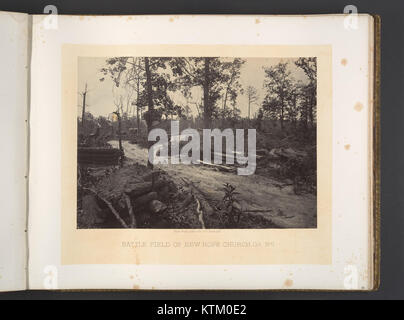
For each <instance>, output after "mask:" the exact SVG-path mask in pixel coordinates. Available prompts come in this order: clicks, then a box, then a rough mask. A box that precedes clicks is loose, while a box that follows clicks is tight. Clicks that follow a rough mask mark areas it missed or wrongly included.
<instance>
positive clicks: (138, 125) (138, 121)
mask: <svg viewBox="0 0 404 320" xmlns="http://www.w3.org/2000/svg"><path fill="white" fill-rule="evenodd" d="M136 93H137V97H136V122H137V136H139V131H140V119H139V102H140V99H139V94H140V79H139V77H138V78H137V88H136Z"/></svg>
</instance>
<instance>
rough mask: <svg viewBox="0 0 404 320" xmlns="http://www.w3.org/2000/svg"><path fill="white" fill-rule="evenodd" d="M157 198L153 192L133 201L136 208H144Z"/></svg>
mask: <svg viewBox="0 0 404 320" xmlns="http://www.w3.org/2000/svg"><path fill="white" fill-rule="evenodd" d="M157 198H158V195H157V192H154V191H153V192H149V193H147V194H145V195H143V196H140V197H139V198H137V199H136V200H135V201H134V205H135V206H136V207H141V206H144V205H146V204H148V203H149V202H151V201H153V200H157Z"/></svg>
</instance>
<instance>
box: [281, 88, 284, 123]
mask: <svg viewBox="0 0 404 320" xmlns="http://www.w3.org/2000/svg"><path fill="white" fill-rule="evenodd" d="M283 103H284V102H283V95H281V130H283Z"/></svg>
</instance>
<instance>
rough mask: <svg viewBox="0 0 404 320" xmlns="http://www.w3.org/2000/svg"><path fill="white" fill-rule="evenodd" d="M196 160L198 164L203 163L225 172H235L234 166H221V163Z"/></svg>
mask: <svg viewBox="0 0 404 320" xmlns="http://www.w3.org/2000/svg"><path fill="white" fill-rule="evenodd" d="M198 162H199V163H200V164H202V165H204V166H208V167H211V168H215V169H218V170H220V171H225V172H235V171H236V168H235V167H226V166H223V165H220V164H215V163H208V162H204V161H202V160H199V161H198Z"/></svg>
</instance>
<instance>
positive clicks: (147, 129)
mask: <svg viewBox="0 0 404 320" xmlns="http://www.w3.org/2000/svg"><path fill="white" fill-rule="evenodd" d="M78 89H79V92H77V229H120V228H146V229H281V228H283V229H287V228H311V229H313V228H314V229H315V228H317V121H316V118H317V115H316V110H317V59H316V57H298V58H285V57H282V58H273V57H271V58H244V57H243V58H234V57H232V58H227V57H135V56H133V57H130V56H128V57H79V58H78Z"/></svg>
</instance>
